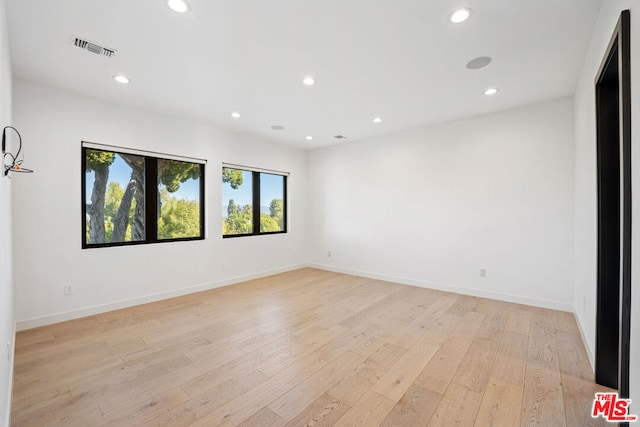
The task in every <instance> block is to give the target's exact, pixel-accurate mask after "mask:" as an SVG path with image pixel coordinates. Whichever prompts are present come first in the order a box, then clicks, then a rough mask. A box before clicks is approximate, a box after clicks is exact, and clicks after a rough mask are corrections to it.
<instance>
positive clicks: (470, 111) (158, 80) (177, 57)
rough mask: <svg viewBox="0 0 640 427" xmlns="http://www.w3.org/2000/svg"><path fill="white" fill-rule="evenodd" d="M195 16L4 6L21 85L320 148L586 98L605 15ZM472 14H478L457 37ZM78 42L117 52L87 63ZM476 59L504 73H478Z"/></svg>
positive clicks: (559, 3) (548, 3) (544, 8)
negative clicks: (580, 92) (308, 81)
mask: <svg viewBox="0 0 640 427" xmlns="http://www.w3.org/2000/svg"><path fill="white" fill-rule="evenodd" d="M189 1H190V4H191V10H190V11H189V12H187V13H186V14H177V13H175V12H172V11H171V10H170V9H169V8H168V7H167V6H166V4H165V2H164V1H163V0H135V1H134V0H109V1H105V0H64V1H52V0H7V9H8V21H9V38H10V44H11V56H12V64H13V72H14V76H17V77H21V78H24V79H28V80H32V81H35V82H39V83H43V84H46V85H50V86H55V87H60V88H63V89H67V90H71V91H73V92H77V93H80V94H85V95H89V96H91V97H95V98H99V99H104V100H108V101H114V102H117V103H120V104H125V105H131V106H136V107H141V108H145V109H148V110H153V111H162V112H168V113H170V114H177V115H183V116H191V117H196V118H197V119H198V120H204V121H207V122H210V123H212V124H214V125H215V126H217V127H221V128H224V129H228V130H233V131H241V132H248V133H250V134H253V135H256V136H259V137H260V138H267V139H271V140H276V141H279V142H282V143H285V144H288V145H292V146H295V147H299V148H317V147H322V146H327V145H330V144H336V143H340V142H339V141H338V140H335V139H334V138H333V136H334V135H338V134H342V135H345V136H347V138H348V139H347V140H346V141H352V140H356V139H361V138H365V137H370V136H374V135H381V134H386V133H390V132H395V131H399V130H404V129H409V128H415V127H420V126H424V125H428V124H432V123H437V122H442V121H447V120H452V119H457V118H462V117H468V116H473V115H477V114H482V113H487V112H491V111H497V110H502V109H506V108H511V107H515V106H519V105H524V104H530V103H534V102H538V101H542V100H545V99H551V98H557V97H562V96H568V95H571V94H573V92H574V88H575V85H576V80H577V77H578V73H579V70H580V68H581V66H582V61H583V58H584V54H585V52H586V49H587V46H588V43H589V40H590V37H591V31H592V29H593V25H594V23H595V18H596V15H597V13H598V10H599V7H600V4H601V0H466V1H465V0H373V1H372V0H321V1H309V0H272V1H267V0H189ZM460 6H467V7H470V8H471V9H473V14H472V16H471V18H470V19H469V20H468V21H467V22H465V23H462V24H451V23H450V22H449V21H448V19H447V18H448V15H449V14H450V13H451V12H452V11H453V10H454V9H456V8H457V7H460ZM75 36H79V37H82V38H86V39H87V40H89V41H92V42H95V43H98V44H102V45H104V46H107V47H111V48H115V49H117V50H118V53H117V55H116V56H115V57H113V58H107V57H103V56H98V55H95V54H92V53H89V52H87V51H83V50H81V49H79V48H77V47H74V46H73V44H72V39H73V38H74V37H75ZM478 56H491V57H492V58H493V62H492V63H491V64H490V65H489V66H488V67H486V68H483V69H480V70H468V69H467V68H466V67H465V64H466V63H467V62H468V61H469V60H471V59H473V58H475V57H478ZM117 73H124V74H126V75H128V76H129V77H130V78H131V80H132V82H131V84H129V85H127V86H124V85H120V84H118V83H115V82H114V81H113V79H112V76H113V75H114V74H117ZM305 75H312V76H314V77H315V78H316V84H315V85H314V86H312V87H307V86H304V85H303V84H302V79H303V77H304V76H305ZM491 86H496V87H499V88H500V92H499V93H498V94H497V95H494V96H492V97H488V96H485V95H484V94H483V91H484V89H486V88H488V87H491ZM232 111H239V112H240V113H241V114H242V116H241V118H239V119H233V118H232V117H231V116H230V113H231V112H232ZM376 116H380V117H382V118H383V122H382V123H380V124H374V123H372V119H373V118H374V117H376ZM272 125H282V126H284V127H285V129H284V130H282V131H274V130H272V129H271V126H272ZM307 135H312V136H313V138H314V139H313V141H311V142H309V141H306V140H305V136H307ZM342 143H344V142H342Z"/></svg>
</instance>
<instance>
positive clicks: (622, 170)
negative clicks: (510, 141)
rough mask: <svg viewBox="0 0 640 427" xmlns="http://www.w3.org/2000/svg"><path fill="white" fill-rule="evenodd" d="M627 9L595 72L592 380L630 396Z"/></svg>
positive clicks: (629, 73) (629, 150) (628, 32)
mask: <svg viewBox="0 0 640 427" xmlns="http://www.w3.org/2000/svg"><path fill="white" fill-rule="evenodd" d="M629 43H630V14H629V11H628V10H627V11H623V12H622V13H621V15H620V20H619V21H618V25H617V26H616V29H615V31H614V34H613V37H612V39H611V42H610V43H609V47H608V48H607V53H606V54H605V57H604V60H603V63H602V65H601V67H600V70H599V71H598V75H597V78H596V122H597V167H598V175H597V176H598V277H597V279H598V285H597V286H598V287H597V296H598V300H597V308H596V310H597V312H596V367H595V368H596V369H595V370H596V382H598V383H599V384H603V385H607V386H609V387H613V388H618V389H619V393H620V396H621V397H623V398H628V397H629V356H630V339H631V334H630V329H631V225H632V224H631V213H632V212H631V195H632V192H631V66H630V46H629Z"/></svg>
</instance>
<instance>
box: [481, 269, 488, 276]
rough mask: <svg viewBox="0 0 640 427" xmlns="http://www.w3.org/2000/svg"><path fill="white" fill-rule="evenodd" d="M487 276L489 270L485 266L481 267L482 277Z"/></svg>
mask: <svg viewBox="0 0 640 427" xmlns="http://www.w3.org/2000/svg"><path fill="white" fill-rule="evenodd" d="M486 276H487V270H486V269H484V268H481V269H480V277H486Z"/></svg>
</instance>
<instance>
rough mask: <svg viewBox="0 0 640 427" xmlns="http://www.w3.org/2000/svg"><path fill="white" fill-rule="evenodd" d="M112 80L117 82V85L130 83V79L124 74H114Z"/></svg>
mask: <svg viewBox="0 0 640 427" xmlns="http://www.w3.org/2000/svg"><path fill="white" fill-rule="evenodd" d="M113 80H115V81H117V82H118V83H122V84H123V85H126V84H129V83H131V79H130V78H129V77H127V76H125V75H124V74H116V75H115V76H113Z"/></svg>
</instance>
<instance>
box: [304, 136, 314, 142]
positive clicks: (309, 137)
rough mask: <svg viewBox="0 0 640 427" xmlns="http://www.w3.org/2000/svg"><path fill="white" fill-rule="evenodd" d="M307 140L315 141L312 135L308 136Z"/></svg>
mask: <svg viewBox="0 0 640 427" xmlns="http://www.w3.org/2000/svg"><path fill="white" fill-rule="evenodd" d="M305 139H306V140H307V141H311V140H312V139H313V137H312V136H311V135H308V136H307V137H306V138H305Z"/></svg>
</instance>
